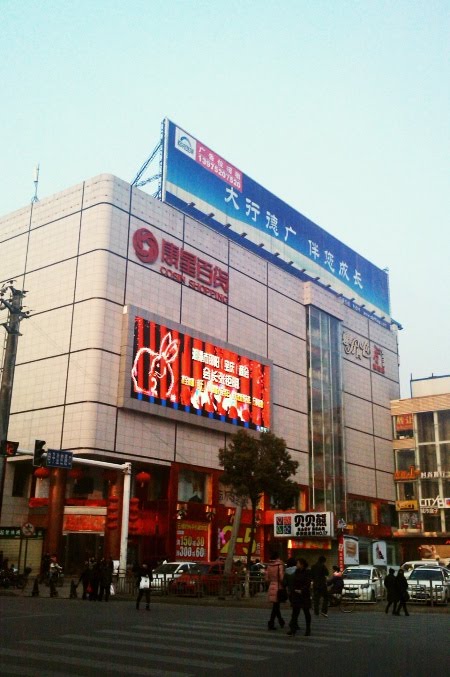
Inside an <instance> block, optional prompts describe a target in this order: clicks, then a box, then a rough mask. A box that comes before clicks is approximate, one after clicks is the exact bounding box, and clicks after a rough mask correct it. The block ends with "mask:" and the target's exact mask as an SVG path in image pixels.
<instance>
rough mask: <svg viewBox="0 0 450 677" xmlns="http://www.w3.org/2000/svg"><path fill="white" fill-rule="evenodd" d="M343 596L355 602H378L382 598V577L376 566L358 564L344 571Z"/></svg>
mask: <svg viewBox="0 0 450 677" xmlns="http://www.w3.org/2000/svg"><path fill="white" fill-rule="evenodd" d="M342 577H343V579H344V595H351V596H352V597H354V599H355V601H357V602H378V600H380V599H382V598H383V594H384V586H383V576H382V574H381V573H380V571H379V570H378V569H377V567H376V566H373V565H372V564H360V565H355V566H350V567H347V568H346V569H344V573H343V574H342Z"/></svg>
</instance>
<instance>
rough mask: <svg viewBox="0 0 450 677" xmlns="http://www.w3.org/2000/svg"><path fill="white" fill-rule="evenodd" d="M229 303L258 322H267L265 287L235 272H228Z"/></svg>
mask: <svg viewBox="0 0 450 677" xmlns="http://www.w3.org/2000/svg"><path fill="white" fill-rule="evenodd" d="M228 298H229V303H230V305H231V306H233V307H234V308H237V309H238V310H241V311H242V312H244V313H248V314H249V315H252V316H253V317H257V318H258V319H259V320H262V321H264V322H265V321H267V287H266V286H265V285H263V284H260V283H259V282H256V281H255V280H252V279H251V278H249V277H248V276H246V275H243V274H242V273H239V272H238V271H236V270H233V269H231V270H230V293H229V297H228Z"/></svg>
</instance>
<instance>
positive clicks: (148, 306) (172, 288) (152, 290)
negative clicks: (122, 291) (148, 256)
mask: <svg viewBox="0 0 450 677" xmlns="http://www.w3.org/2000/svg"><path fill="white" fill-rule="evenodd" d="M181 287H182V285H180V284H179V283H178V282H174V281H173V280H169V279H168V278H167V277H164V275H159V274H158V273H155V272H153V271H151V270H150V269H148V268H145V267H144V266H140V265H136V264H134V263H132V262H131V261H130V262H129V264H128V275H127V290H126V304H130V305H133V306H137V307H138V308H143V309H144V310H149V311H151V312H152V313H156V314H157V315H161V316H162V317H166V318H167V319H168V320H172V321H174V322H180V302H181V301H180V299H181Z"/></svg>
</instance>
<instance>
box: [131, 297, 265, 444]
mask: <svg viewBox="0 0 450 677" xmlns="http://www.w3.org/2000/svg"><path fill="white" fill-rule="evenodd" d="M127 310H128V313H127V326H128V327H129V330H128V331H129V336H128V338H127V341H126V342H127V344H128V345H127V347H126V351H127V352H126V356H125V359H126V366H125V370H126V371H125V374H126V376H125V389H127V388H128V393H125V395H126V396H125V397H124V398H123V399H122V400H120V402H119V403H120V404H121V405H122V406H129V407H131V408H137V409H139V411H144V412H145V411H147V412H151V413H154V414H157V415H160V416H167V417H172V418H173V417H178V418H180V417H182V420H185V421H186V416H188V417H189V420H190V422H191V423H194V424H199V425H202V424H205V423H209V426H208V427H215V428H217V427H218V426H220V425H222V424H226V426H227V429H229V426H230V425H232V426H236V427H244V428H248V429H250V430H255V431H259V432H263V431H268V430H269V429H270V415H271V412H270V376H271V371H270V369H271V367H270V363H269V362H268V361H263V360H262V358H260V357H258V356H255V355H253V354H250V353H245V352H244V351H242V350H238V349H235V348H233V347H232V346H231V345H229V344H225V343H223V342H220V341H219V340H218V339H213V338H210V337H207V336H206V335H204V334H200V332H193V331H192V330H188V329H187V328H186V327H184V326H183V325H179V324H177V323H174V322H167V321H166V320H165V319H163V318H160V317H159V316H156V315H153V314H151V313H145V314H144V313H143V312H142V311H139V310H137V309H134V308H132V307H131V306H129V307H128V308H127ZM127 372H128V373H127ZM127 384H128V385H127ZM134 403H135V404H136V405H139V406H135V405H134ZM194 417H195V418H194Z"/></svg>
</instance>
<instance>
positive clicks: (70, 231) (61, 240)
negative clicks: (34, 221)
mask: <svg viewBox="0 0 450 677" xmlns="http://www.w3.org/2000/svg"><path fill="white" fill-rule="evenodd" d="M79 229H80V215H79V214H73V215H70V216H67V217H66V218H63V219H59V220H58V221H53V222H52V223H48V224H46V225H44V226H42V227H41V228H35V229H34V230H32V231H31V233H30V243H29V248H28V258H27V270H29V271H31V270H37V269H38V268H43V267H44V266H51V265H52V264H54V263H57V262H59V261H62V260H63V259H69V258H71V257H73V256H76V255H77V249H78V235H79Z"/></svg>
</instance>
